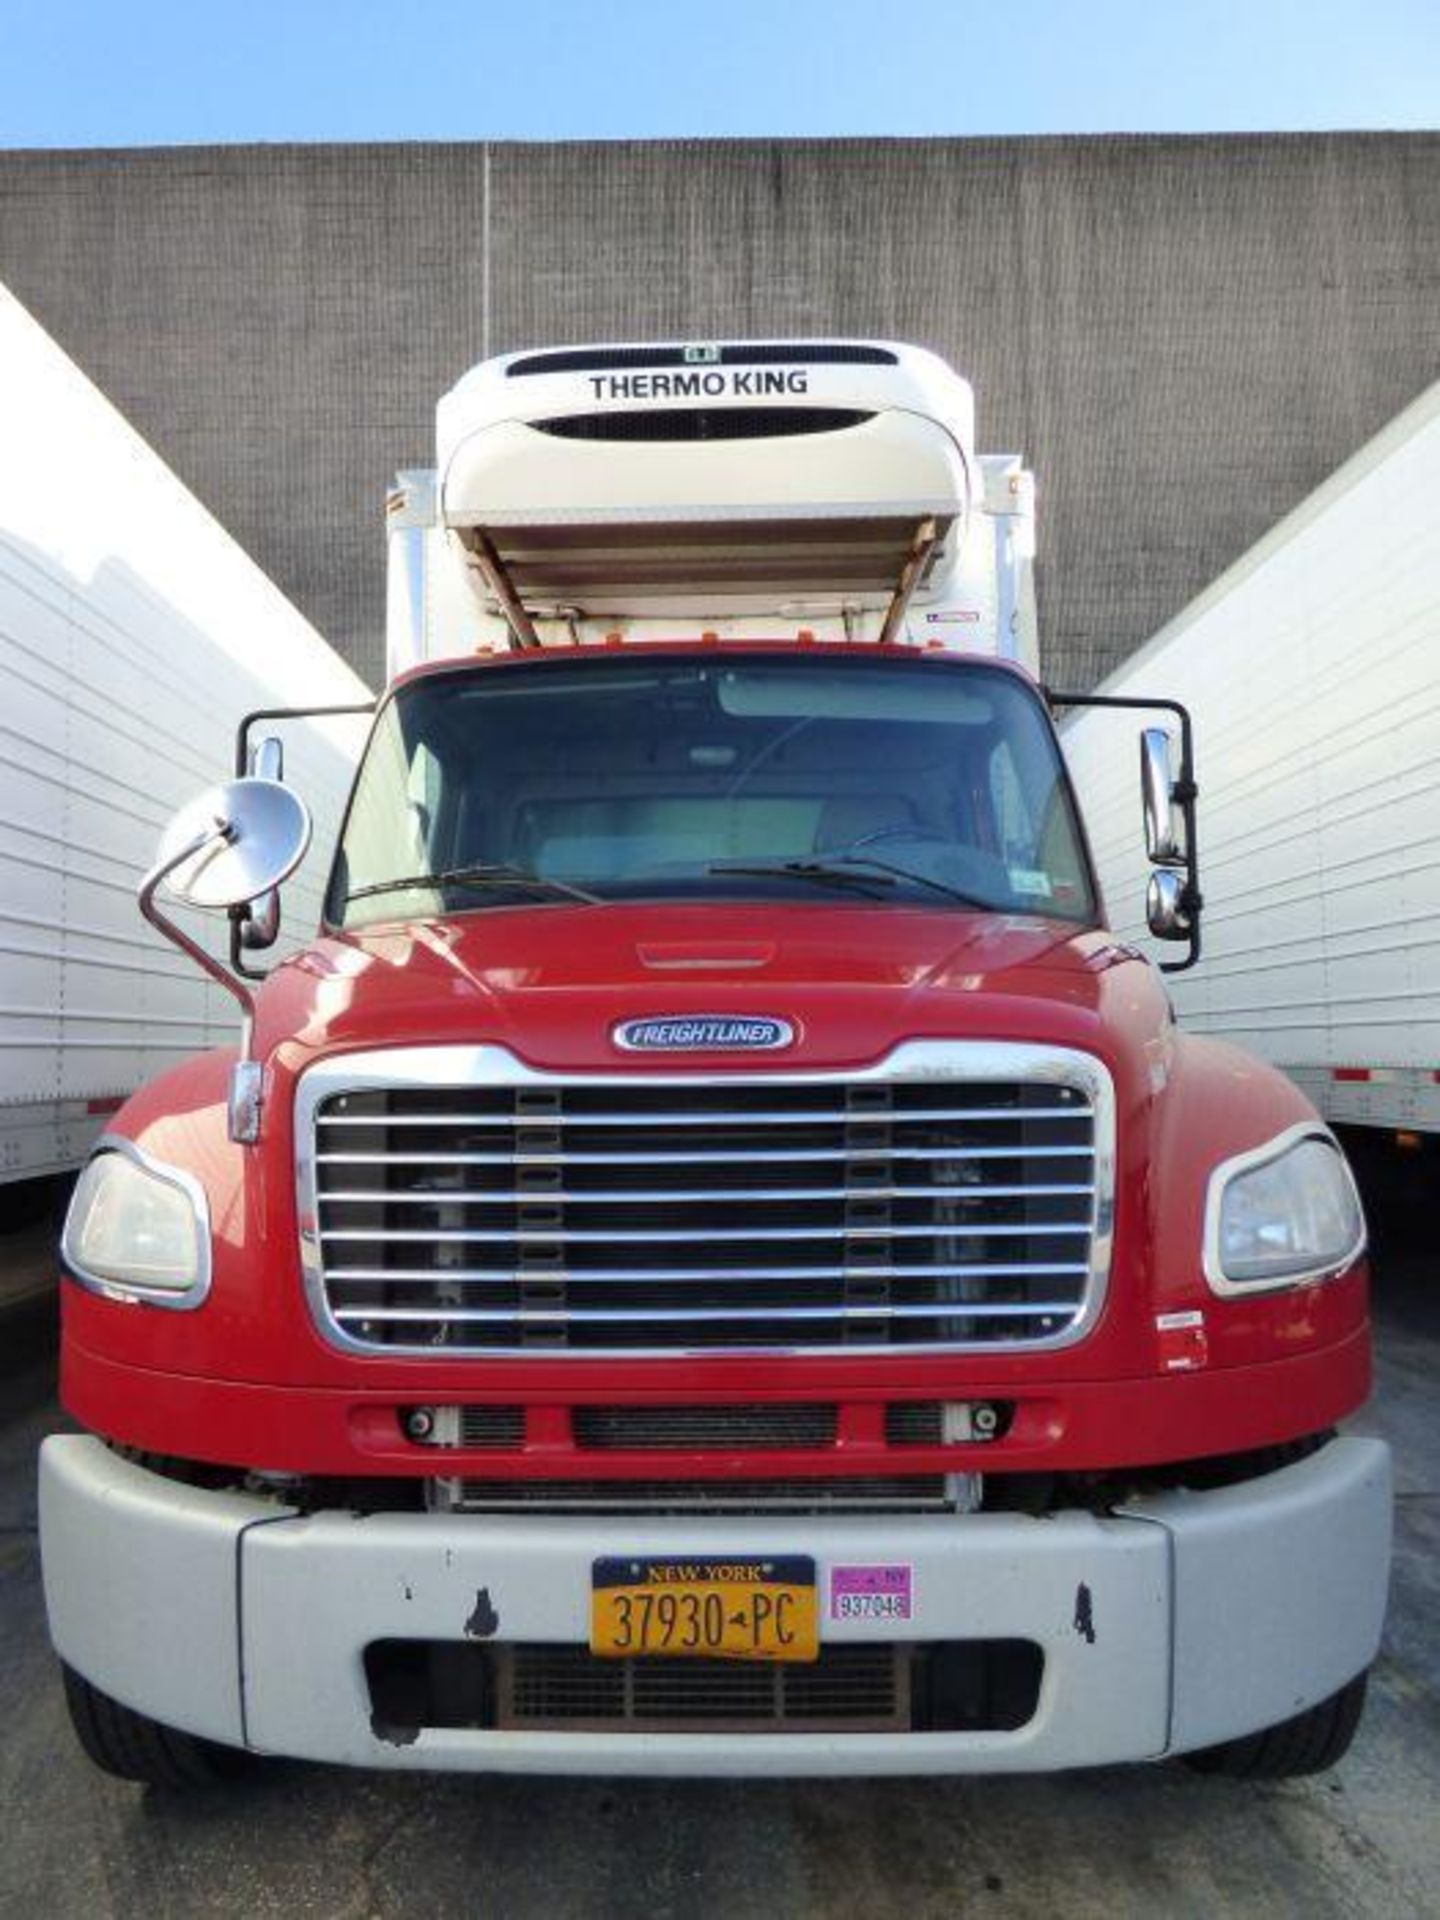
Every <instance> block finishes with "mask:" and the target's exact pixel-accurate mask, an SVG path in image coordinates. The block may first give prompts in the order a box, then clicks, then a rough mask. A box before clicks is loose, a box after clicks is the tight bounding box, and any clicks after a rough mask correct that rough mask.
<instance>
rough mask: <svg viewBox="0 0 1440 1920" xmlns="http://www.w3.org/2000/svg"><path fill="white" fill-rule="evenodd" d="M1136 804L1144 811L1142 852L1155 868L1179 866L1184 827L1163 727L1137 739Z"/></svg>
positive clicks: (1181, 857)
mask: <svg viewBox="0 0 1440 1920" xmlns="http://www.w3.org/2000/svg"><path fill="white" fill-rule="evenodd" d="M1140 800H1141V804H1142V806H1143V808H1144V811H1145V851H1146V852H1147V853H1148V854H1149V856H1150V859H1151V861H1152V862H1154V863H1155V864H1156V865H1159V866H1169V865H1171V864H1175V865H1183V864H1184V862H1185V857H1186V851H1185V825H1184V820H1183V817H1180V816H1177V812H1176V808H1175V775H1174V772H1173V771H1172V769H1171V766H1170V736H1169V734H1168V733H1166V731H1165V729H1164V728H1163V727H1146V728H1145V730H1144V731H1143V732H1142V733H1141V735H1140Z"/></svg>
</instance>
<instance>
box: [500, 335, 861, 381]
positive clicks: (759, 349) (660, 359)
mask: <svg viewBox="0 0 1440 1920" xmlns="http://www.w3.org/2000/svg"><path fill="white" fill-rule="evenodd" d="M705 352H706V357H705V358H704V359H701V358H699V357H698V355H697V353H696V349H695V348H693V347H558V348H555V349H553V350H552V351H550V352H546V353H527V354H526V355H525V357H524V359H523V360H514V361H512V362H511V363H510V365H509V366H508V367H507V368H506V369H505V373H506V378H507V379H510V380H517V379H523V378H524V377H525V375H526V374H530V373H619V372H630V371H633V370H634V369H635V368H637V367H694V366H707V367H797V366H803V367H893V366H897V365H898V364H899V361H898V357H897V356H896V355H895V354H893V353H891V352H890V350H889V348H888V347H865V346H852V345H848V344H846V343H844V342H842V341H836V340H818V341H813V342H806V341H803V340H785V341H779V342H775V343H773V344H765V343H762V342H760V341H748V342H747V341H741V342H739V343H737V344H736V345H734V346H729V347H719V348H715V349H706V350H705ZM711 352H713V354H714V357H713V359H712V358H710V357H709V354H710V353H711Z"/></svg>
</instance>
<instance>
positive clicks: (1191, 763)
mask: <svg viewBox="0 0 1440 1920" xmlns="http://www.w3.org/2000/svg"><path fill="white" fill-rule="evenodd" d="M1041 691H1042V692H1043V694H1044V695H1045V698H1046V700H1047V701H1048V702H1049V704H1050V706H1051V707H1052V708H1053V707H1138V708H1142V709H1147V710H1150V711H1155V710H1157V709H1158V710H1159V711H1160V712H1162V713H1173V714H1174V715H1175V717H1176V718H1177V719H1178V720H1179V722H1180V771H1179V774H1178V775H1177V777H1176V779H1175V781H1174V782H1173V784H1172V785H1171V788H1170V797H1171V799H1172V800H1173V801H1174V803H1175V805H1176V806H1178V807H1179V809H1180V814H1181V818H1182V819H1183V820H1184V822H1185V888H1184V892H1183V893H1182V895H1181V901H1182V904H1183V906H1184V908H1185V911H1186V912H1187V913H1188V914H1189V916H1190V946H1189V951H1188V952H1187V953H1186V955H1185V958H1184V959H1183V960H1161V961H1159V962H1158V965H1159V968H1160V971H1161V973H1187V972H1188V971H1189V969H1190V968H1191V967H1193V966H1194V965H1195V963H1196V962H1197V961H1198V960H1199V958H1200V911H1201V908H1202V907H1203V906H1204V904H1205V902H1204V897H1203V895H1202V894H1201V892H1200V843H1199V840H1198V839H1197V837H1196V830H1195V802H1196V801H1197V800H1198V799H1199V797H1200V789H1199V787H1198V786H1197V785H1196V782H1195V732H1194V728H1193V727H1192V725H1191V723H1190V710H1189V708H1188V707H1183V706H1182V705H1181V704H1180V702H1179V701H1178V700H1144V699H1141V698H1140V697H1138V696H1137V695H1133V694H1123V693H1058V692H1056V691H1055V689H1054V688H1053V687H1043V688H1042V689H1041Z"/></svg>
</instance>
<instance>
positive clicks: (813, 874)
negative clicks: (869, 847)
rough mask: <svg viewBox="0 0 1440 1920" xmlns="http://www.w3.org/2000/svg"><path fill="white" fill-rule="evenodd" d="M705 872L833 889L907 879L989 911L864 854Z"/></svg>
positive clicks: (715, 863)
mask: <svg viewBox="0 0 1440 1920" xmlns="http://www.w3.org/2000/svg"><path fill="white" fill-rule="evenodd" d="M855 867H863V868H866V869H868V871H866V872H863V873H855V872H853V871H851V869H853V868H855ZM707 872H710V873H745V874H761V875H764V874H774V875H777V876H786V877H793V878H794V879H796V880H816V881H819V882H820V883H821V884H822V885H827V884H828V885H830V886H837V887H893V886H894V885H895V883H896V881H897V880H909V881H913V883H914V884H915V885H916V886H917V887H929V888H930V890H931V892H932V893H943V894H944V895H945V897H946V899H947V900H958V901H959V902H960V904H961V905H962V906H966V907H980V908H982V909H984V910H985V911H987V912H988V911H990V910H991V908H990V904H989V902H988V901H985V900H977V899H976V898H975V897H974V895H973V894H969V893H963V892H962V891H961V890H960V888H959V887H952V886H950V885H949V884H948V883H947V882H946V881H944V880H932V879H931V878H930V876H929V874H928V873H915V872H914V871H912V869H911V868H909V867H900V866H896V865H895V864H894V863H893V862H892V861H889V860H875V859H872V858H871V856H870V855H869V854H868V853H840V854H836V856H835V858H834V859H833V860H769V861H764V860H754V861H750V860H747V861H745V862H744V863H743V864H742V863H741V862H739V861H733V862H732V861H729V860H712V861H711V863H710V865H709V867H708V868H707Z"/></svg>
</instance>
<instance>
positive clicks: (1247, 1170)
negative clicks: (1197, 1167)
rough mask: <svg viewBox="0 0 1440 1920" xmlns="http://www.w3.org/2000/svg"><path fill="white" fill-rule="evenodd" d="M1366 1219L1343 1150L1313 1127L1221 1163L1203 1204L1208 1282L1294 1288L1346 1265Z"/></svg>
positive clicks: (1239, 1287) (1232, 1287) (1245, 1289)
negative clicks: (1204, 1204)
mask: <svg viewBox="0 0 1440 1920" xmlns="http://www.w3.org/2000/svg"><path fill="white" fill-rule="evenodd" d="M1364 1245H1365V1216H1364V1215H1363V1213H1362V1212H1361V1210H1360V1197H1359V1195H1358V1194H1357V1193H1356V1191H1355V1182H1354V1181H1353V1180H1352V1179H1351V1177H1350V1169H1349V1167H1347V1166H1346V1164H1345V1159H1344V1156H1343V1154H1342V1153H1341V1152H1340V1149H1339V1148H1338V1147H1337V1146H1336V1144H1335V1142H1334V1141H1333V1140H1332V1139H1331V1137H1330V1135H1329V1134H1328V1133H1326V1132H1324V1131H1323V1130H1321V1129H1320V1128H1317V1127H1315V1126H1313V1125H1311V1126H1301V1127H1294V1128H1292V1129H1291V1130H1290V1131H1289V1132H1288V1133H1284V1134H1281V1135H1280V1137H1279V1139H1277V1140H1272V1141H1270V1143H1269V1144H1268V1145H1267V1146H1264V1147H1260V1148H1258V1149H1257V1150H1256V1151H1255V1152H1253V1153H1242V1154H1237V1156H1236V1157H1235V1158H1234V1159H1233V1160H1226V1161H1223V1162H1222V1163H1221V1164H1220V1165H1219V1166H1218V1167H1217V1168H1216V1169H1215V1171H1214V1173H1212V1174H1211V1176H1210V1191H1209V1195H1208V1197H1207V1200H1206V1206H1205V1277H1206V1279H1207V1280H1208V1281H1209V1282H1210V1284H1211V1286H1212V1287H1213V1288H1214V1289H1215V1291H1216V1292H1217V1293H1252V1292H1255V1291H1257V1290H1260V1289H1264V1288H1266V1287H1293V1286H1298V1285H1300V1284H1301V1283H1302V1282H1304V1281H1306V1280H1317V1279H1320V1278H1321V1277H1322V1276H1323V1275H1325V1274H1327V1273H1334V1272H1336V1271H1337V1270H1338V1269H1339V1268H1341V1267H1345V1266H1348V1265H1349V1264H1350V1262H1351V1261H1352V1260H1354V1259H1355V1258H1356V1257H1357V1255H1358V1254H1359V1253H1360V1252H1361V1250H1362V1249H1363V1247H1364Z"/></svg>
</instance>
